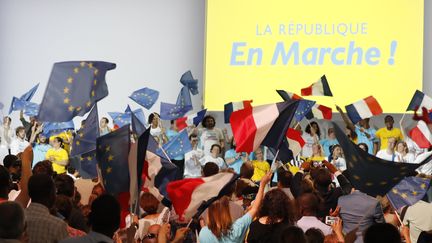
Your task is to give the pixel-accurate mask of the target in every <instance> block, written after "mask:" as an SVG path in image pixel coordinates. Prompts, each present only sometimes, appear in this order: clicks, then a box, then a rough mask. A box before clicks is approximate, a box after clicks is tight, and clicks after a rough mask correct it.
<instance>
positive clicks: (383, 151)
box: [376, 149, 399, 162]
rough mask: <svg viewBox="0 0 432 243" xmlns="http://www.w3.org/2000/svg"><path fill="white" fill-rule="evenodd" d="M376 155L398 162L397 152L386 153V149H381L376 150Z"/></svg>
mask: <svg viewBox="0 0 432 243" xmlns="http://www.w3.org/2000/svg"><path fill="white" fill-rule="evenodd" d="M376 157H378V158H380V159H384V160H388V161H394V162H399V160H398V156H397V154H396V153H393V154H388V153H387V149H381V150H380V151H378V153H377V154H376Z"/></svg>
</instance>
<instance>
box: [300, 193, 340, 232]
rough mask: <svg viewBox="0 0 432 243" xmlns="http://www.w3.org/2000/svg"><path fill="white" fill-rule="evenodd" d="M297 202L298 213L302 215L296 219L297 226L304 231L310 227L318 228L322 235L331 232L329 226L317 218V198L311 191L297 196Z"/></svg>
mask: <svg viewBox="0 0 432 243" xmlns="http://www.w3.org/2000/svg"><path fill="white" fill-rule="evenodd" d="M297 204H298V206H299V214H300V215H301V216H302V217H301V218H300V219H299V220H298V221H297V226H298V227H300V228H302V229H303V231H306V230H308V229H310V228H317V229H320V230H321V231H322V232H323V233H324V235H329V234H331V233H332V229H331V227H330V226H328V225H326V224H324V223H323V222H321V221H320V220H319V219H318V218H317V212H318V209H319V199H318V197H317V196H316V195H315V194H313V193H304V194H302V195H300V197H298V198H297Z"/></svg>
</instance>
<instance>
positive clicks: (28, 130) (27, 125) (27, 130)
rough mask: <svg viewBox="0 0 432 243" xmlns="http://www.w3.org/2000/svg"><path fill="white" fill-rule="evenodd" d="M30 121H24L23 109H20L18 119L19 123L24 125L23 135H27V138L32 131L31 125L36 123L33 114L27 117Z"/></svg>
mask: <svg viewBox="0 0 432 243" xmlns="http://www.w3.org/2000/svg"><path fill="white" fill-rule="evenodd" d="M29 119H30V122H28V121H26V119H25V118H24V111H23V110H21V111H20V121H21V124H22V125H23V127H24V131H25V135H26V136H27V139H29V138H30V136H31V133H32V127H33V126H34V125H35V124H37V119H36V117H35V116H30V117H29Z"/></svg>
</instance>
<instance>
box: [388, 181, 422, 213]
mask: <svg viewBox="0 0 432 243" xmlns="http://www.w3.org/2000/svg"><path fill="white" fill-rule="evenodd" d="M429 184H430V179H427V178H420V177H414V176H410V177H406V178H405V179H403V180H402V181H400V182H399V183H398V184H397V185H396V186H394V187H393V188H392V189H391V190H390V191H389V192H388V193H387V198H388V199H389V201H390V203H391V204H392V205H393V207H394V208H395V209H400V208H402V207H403V206H406V205H408V206H411V205H413V204H415V203H416V202H418V201H419V200H421V199H422V198H423V197H424V195H425V194H426V192H427V190H428V188H429Z"/></svg>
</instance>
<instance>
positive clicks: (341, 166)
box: [332, 157, 347, 171]
mask: <svg viewBox="0 0 432 243" xmlns="http://www.w3.org/2000/svg"><path fill="white" fill-rule="evenodd" d="M332 164H333V165H334V166H336V168H337V169H338V170H340V171H344V170H346V169H347V167H346V161H345V159H344V158H342V157H339V158H337V159H336V160H335V159H334V160H333V161H332Z"/></svg>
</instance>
